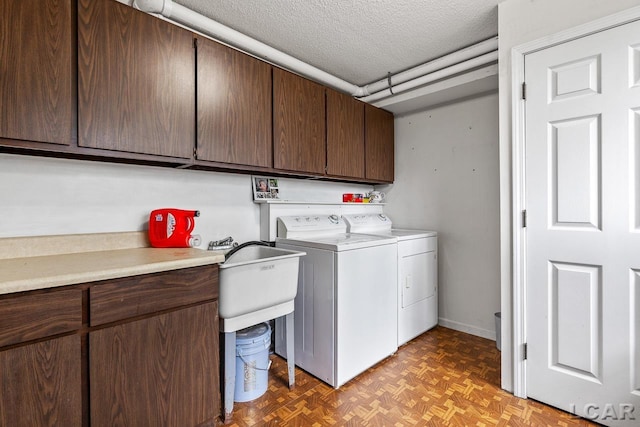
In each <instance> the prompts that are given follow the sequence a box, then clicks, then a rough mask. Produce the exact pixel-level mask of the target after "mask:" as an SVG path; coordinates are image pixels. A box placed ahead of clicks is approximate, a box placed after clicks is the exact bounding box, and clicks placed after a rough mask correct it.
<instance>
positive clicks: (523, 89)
mask: <svg viewBox="0 0 640 427" xmlns="http://www.w3.org/2000/svg"><path fill="white" fill-rule="evenodd" d="M522 99H523V100H525V101H526V99H527V84H526V83H525V82H522Z"/></svg>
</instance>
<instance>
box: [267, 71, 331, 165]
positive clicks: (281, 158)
mask: <svg viewBox="0 0 640 427" xmlns="http://www.w3.org/2000/svg"><path fill="white" fill-rule="evenodd" d="M324 90H325V88H324V86H321V85H319V84H317V83H314V82H312V81H310V80H307V79H305V78H302V77H300V76H297V75H295V74H293V73H290V72H288V71H283V70H281V69H279V68H275V67H274V68H273V166H274V168H276V169H282V170H287V171H295V172H304V173H311V174H315V175H324V173H325V162H326V127H325V97H324Z"/></svg>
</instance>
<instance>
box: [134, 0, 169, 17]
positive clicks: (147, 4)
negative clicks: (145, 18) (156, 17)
mask: <svg viewBox="0 0 640 427" xmlns="http://www.w3.org/2000/svg"><path fill="white" fill-rule="evenodd" d="M164 6H165V0H133V7H135V8H136V9H140V10H141V11H143V12H147V13H160V14H162V12H163V10H164Z"/></svg>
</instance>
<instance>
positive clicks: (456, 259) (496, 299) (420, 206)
mask: <svg viewBox="0 0 640 427" xmlns="http://www.w3.org/2000/svg"><path fill="white" fill-rule="evenodd" d="M395 143H396V151H395V156H396V181H395V183H394V184H393V185H392V186H388V187H385V188H383V189H384V190H385V191H386V192H387V203H388V204H387V206H386V208H385V211H386V212H387V213H388V214H389V216H390V217H391V218H392V220H393V221H394V224H395V225H397V226H401V227H406V228H418V229H432V230H436V231H438V233H439V234H438V250H439V260H438V269H439V271H438V274H439V304H438V305H439V317H440V322H439V323H440V324H441V325H443V326H447V327H450V328H453V329H457V330H461V331H465V332H469V333H472V334H475V335H479V336H482V337H486V338H490V339H495V327H494V312H497V311H499V309H500V264H499V215H498V208H499V200H498V194H499V185H498V184H499V182H498V166H499V165H498V95H497V93H492V94H488V95H485V96H481V97H478V98H474V99H470V100H465V101H461V102H456V103H453V104H450V105H445V106H441V107H438V108H434V109H431V110H428V111H424V112H419V113H415V114H410V115H407V116H405V117H400V118H396V120H395ZM380 188H382V187H380Z"/></svg>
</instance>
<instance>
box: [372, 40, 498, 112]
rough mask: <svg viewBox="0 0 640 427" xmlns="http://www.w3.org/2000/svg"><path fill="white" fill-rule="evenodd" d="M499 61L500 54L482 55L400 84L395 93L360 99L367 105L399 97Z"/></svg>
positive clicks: (388, 92) (387, 92) (381, 93)
mask: <svg viewBox="0 0 640 427" xmlns="http://www.w3.org/2000/svg"><path fill="white" fill-rule="evenodd" d="M497 60H498V52H497V51H494V52H489V53H485V54H484V55H480V56H478V57H476V58H473V59H469V60H467V61H464V62H460V63H458V64H456V65H452V66H450V67H447V68H443V69H441V70H438V71H435V72H433V73H430V74H427V75H424V76H422V77H418V78H417V79H413V80H410V81H408V82H405V83H402V84H399V85H397V86H394V87H393V88H392V89H393V92H391V91H390V90H388V89H387V90H382V91H379V92H377V93H374V94H373V95H369V96H366V97H364V98H360V100H361V101H363V102H367V103H371V102H374V101H378V100H380V99H382V98H387V97H390V96H393V95H398V94H400V93H402V92H406V91H408V90H411V89H414V88H416V87H418V86H422V85H425V84H427V83H431V82H433V81H436V80H440V79H444V78H447V77H450V76H452V75H454V74H458V73H463V72H465V71H469V70H471V69H473V68H476V67H480V66H482V65H487V64H489V63H491V62H495V61H497Z"/></svg>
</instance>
